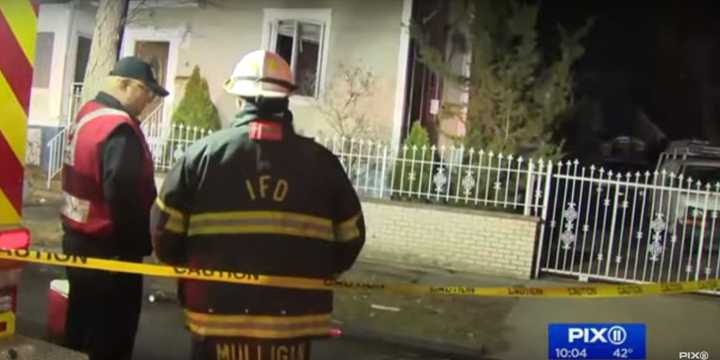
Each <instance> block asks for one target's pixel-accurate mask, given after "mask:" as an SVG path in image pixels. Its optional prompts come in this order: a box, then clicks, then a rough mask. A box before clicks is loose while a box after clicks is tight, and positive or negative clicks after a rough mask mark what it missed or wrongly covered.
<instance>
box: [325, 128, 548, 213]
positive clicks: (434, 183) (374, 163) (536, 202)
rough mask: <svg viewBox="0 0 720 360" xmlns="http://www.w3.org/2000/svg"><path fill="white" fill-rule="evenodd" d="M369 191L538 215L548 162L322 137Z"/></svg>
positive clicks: (362, 190)
mask: <svg viewBox="0 0 720 360" xmlns="http://www.w3.org/2000/svg"><path fill="white" fill-rule="evenodd" d="M319 142H320V143H321V144H322V145H324V146H325V147H327V148H328V149H330V150H331V151H332V152H333V153H334V154H335V155H336V156H337V157H338V158H339V159H340V162H341V163H342V164H343V166H344V167H345V170H346V172H347V173H348V176H349V177H350V180H351V182H352V184H353V185H354V186H355V188H356V190H357V191H358V193H360V194H361V195H364V196H372V197H380V198H391V199H408V200H418V201H424V202H434V203H447V204H454V205H459V206H466V207H474V208H492V209H500V210H505V211H515V212H522V213H524V214H527V215H533V216H539V214H540V210H541V209H542V205H543V204H542V200H543V198H542V193H543V191H544V188H545V184H546V183H547V171H548V170H549V165H550V164H549V163H548V162H546V161H543V160H533V159H525V158H523V157H515V156H512V155H505V154H495V153H493V152H485V151H483V150H475V149H466V148H464V147H462V146H449V147H436V146H423V147H408V146H403V147H401V149H400V153H398V154H396V153H395V152H394V151H393V147H392V146H390V145H389V144H385V143H381V142H377V141H368V140H356V139H340V138H336V139H321V140H319Z"/></svg>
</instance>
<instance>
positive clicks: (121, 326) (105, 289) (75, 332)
mask: <svg viewBox="0 0 720 360" xmlns="http://www.w3.org/2000/svg"><path fill="white" fill-rule="evenodd" d="M128 261H139V259H133V260H131V259H128ZM67 276H68V281H69V283H70V294H69V296H68V312H67V320H66V321H67V322H66V323H65V345H66V346H67V347H69V348H71V349H74V350H78V351H81V352H86V353H88V355H89V358H90V360H129V359H131V358H132V352H133V347H134V345H135V334H136V333H137V328H138V320H139V318H140V309H141V307H142V291H143V286H142V284H143V279H142V276H140V275H134V274H122V273H110V272H105V271H97V270H84V269H78V268H67Z"/></svg>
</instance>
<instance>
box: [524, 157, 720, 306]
mask: <svg viewBox="0 0 720 360" xmlns="http://www.w3.org/2000/svg"><path fill="white" fill-rule="evenodd" d="M553 165H554V169H553V170H552V174H551V175H549V176H548V177H549V179H550V180H549V181H550V191H548V192H546V193H545V194H543V196H544V198H545V202H544V203H545V204H547V205H546V206H545V208H544V209H543V212H542V216H541V218H542V226H541V227H542V229H541V234H540V237H539V245H538V246H539V249H540V251H538V255H537V259H536V275H537V272H543V273H552V274H560V275H570V276H577V277H578V278H579V279H581V280H587V279H590V278H593V279H600V280H611V281H620V282H632V283H641V282H661V281H662V282H666V281H688V280H705V279H719V278H720V261H719V258H720V224H718V223H719V219H718V211H719V210H720V183H716V184H703V183H701V182H699V181H697V180H695V179H692V178H690V177H685V176H683V175H679V176H676V175H675V174H673V173H667V172H664V171H663V172H654V173H650V172H645V173H615V172H612V171H606V170H605V169H602V168H596V167H594V166H591V167H589V168H588V167H584V166H580V165H579V163H578V162H577V161H575V162H564V163H555V164H553ZM715 293H716V294H720V292H715Z"/></svg>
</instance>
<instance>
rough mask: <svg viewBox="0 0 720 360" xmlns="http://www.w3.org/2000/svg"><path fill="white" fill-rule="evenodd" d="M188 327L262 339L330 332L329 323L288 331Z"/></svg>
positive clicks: (204, 333) (213, 333)
mask: <svg viewBox="0 0 720 360" xmlns="http://www.w3.org/2000/svg"><path fill="white" fill-rule="evenodd" d="M188 328H189V329H190V331H192V332H193V333H195V334H197V335H201V336H226V337H250V338H262V339H289V338H296V337H304V336H327V335H328V334H329V333H330V325H328V326H321V327H315V328H307V329H297V330H288V331H277V330H261V329H225V328H212V327H208V326H197V325H193V324H188Z"/></svg>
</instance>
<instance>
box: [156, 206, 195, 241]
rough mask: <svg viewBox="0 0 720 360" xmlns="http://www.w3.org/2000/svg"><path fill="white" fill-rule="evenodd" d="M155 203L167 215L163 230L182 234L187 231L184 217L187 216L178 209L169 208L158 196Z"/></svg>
mask: <svg viewBox="0 0 720 360" xmlns="http://www.w3.org/2000/svg"><path fill="white" fill-rule="evenodd" d="M155 204H156V205H157V206H158V208H160V210H162V211H163V212H164V213H166V214H167V215H168V220H167V223H165V230H169V231H172V232H174V233H178V234H184V233H185V232H186V231H187V226H186V222H185V219H186V218H187V217H186V216H185V214H183V213H182V212H181V211H180V210H177V209H174V208H171V207H169V206H167V205H166V204H165V202H163V201H162V199H160V197H158V198H157V199H155Z"/></svg>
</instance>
